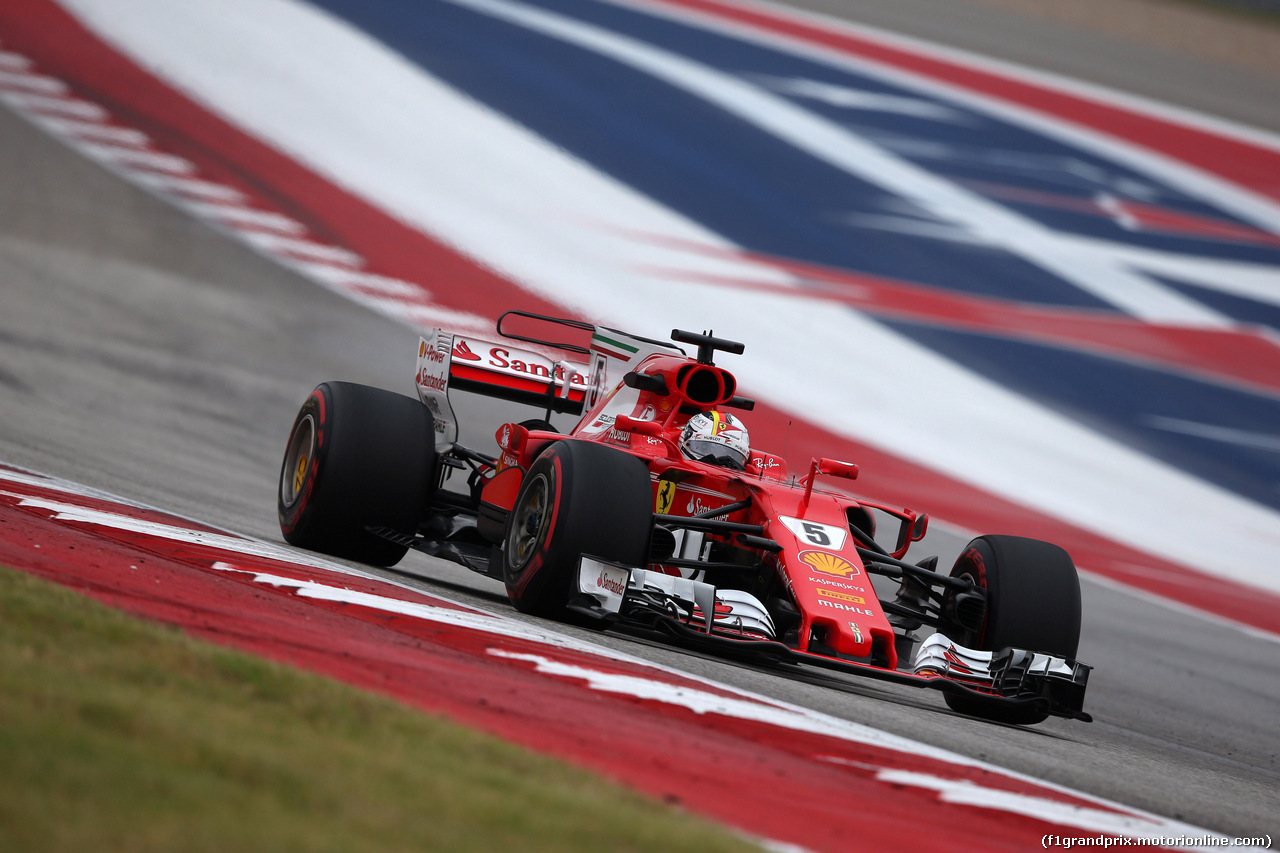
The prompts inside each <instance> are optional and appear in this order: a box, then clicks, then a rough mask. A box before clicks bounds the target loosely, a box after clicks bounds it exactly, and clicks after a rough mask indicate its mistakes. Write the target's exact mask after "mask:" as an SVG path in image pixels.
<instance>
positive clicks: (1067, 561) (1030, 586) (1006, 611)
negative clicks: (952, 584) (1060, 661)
mask: <svg viewBox="0 0 1280 853" xmlns="http://www.w3.org/2000/svg"><path fill="white" fill-rule="evenodd" d="M951 576H952V577H967V578H969V579H970V580H971V581H973V583H974V584H976V585H977V586H979V587H981V588H982V589H985V590H986V593H987V615H986V620H985V622H984V624H983V626H982V628H981V630H979V631H976V632H973V631H970V632H959V631H957V632H956V633H958V634H960V636H956V637H954V639H955V640H956V641H957V642H959V643H961V644H962V645H965V646H968V647H969V648H973V649H979V650H982V651H998V650H1000V649H1003V648H1007V647H1010V646H1012V647H1013V648H1018V649H1026V650H1027V651H1032V652H1041V653H1045V654H1051V655H1055V656H1057V657H1063V658H1072V659H1074V658H1075V656H1076V649H1077V648H1078V647H1079V645H1080V579H1079V576H1078V575H1077V574H1076V567H1075V564H1074V563H1073V562H1072V561H1071V556H1070V555H1069V554H1067V552H1066V551H1064V550H1063V549H1062V548H1059V547H1058V546H1057V545H1053V544H1051V543H1049V542H1042V541H1040V540H1038V539H1025V538H1022V537H1019V536H980V537H978V538H977V539H974V540H973V541H972V542H970V543H969V545H968V547H966V548H965V550H964V552H963V553H962V554H961V555H960V557H959V558H958V559H957V560H956V564H955V567H954V568H953V569H952V570H951ZM946 702H947V705H948V706H950V707H951V708H952V709H953V710H955V711H959V712H961V713H963V714H971V715H973V716H975V717H982V718H984V719H988V720H995V721H997V722H1003V723H1011V724H1015V725H1029V724H1033V723H1039V722H1041V721H1043V720H1044V719H1045V718H1046V717H1047V716H1048V714H1046V713H1044V712H1043V711H1038V710H1036V709H1035V708H1027V707H1017V706H1015V707H1009V706H1008V705H1006V704H1003V703H1000V702H994V701H990V700H985V699H983V698H981V697H974V696H965V695H955V694H950V693H948V694H946Z"/></svg>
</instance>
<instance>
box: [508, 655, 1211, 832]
mask: <svg viewBox="0 0 1280 853" xmlns="http://www.w3.org/2000/svg"><path fill="white" fill-rule="evenodd" d="M489 654H491V655H494V656H495V657H501V658H507V659H509V660H521V661H527V662H529V663H532V664H533V665H534V667H535V668H536V669H537V671H538V672H541V673H545V674H547V675H554V676H558V677H560V678H567V679H575V680H581V681H585V682H586V683H587V686H588V687H589V688H590V689H592V690H598V691H600V692H602V693H616V694H619V695H623V696H634V697H636V698H638V699H646V700H649V701H654V702H663V703H666V704H669V705H674V706H677V707H681V708H687V709H688V710H690V711H692V712H693V713H695V714H717V715H720V716H725V717H733V718H734V719H739V720H747V721H750V722H755V723H763V724H765V725H770V726H776V727H778V728H783V729H790V730H792V731H801V732H806V733H810V734H819V735H825V736H827V737H836V738H840V739H843V740H857V738H856V736H855V737H854V738H850V737H849V736H848V734H846V731H845V729H844V726H843V725H839V726H835V727H833V726H831V725H830V723H831V722H833V720H832V718H829V717H828V718H825V719H824V718H823V717H822V716H819V715H807V714H801V715H798V714H795V713H794V710H793V709H791V708H778V707H776V706H774V705H773V704H772V703H770V704H764V703H761V702H755V701H744V700H742V699H733V698H726V697H724V696H721V695H718V694H714V693H706V692H702V691H698V690H691V689H689V688H688V687H678V686H675V685H672V684H668V683H666V682H663V681H657V680H653V679H649V678H643V677H637V676H634V675H620V674H617V673H609V672H599V671H597V670H593V669H590V668H589V667H585V666H580V665H575V664H569V663H565V662H563V661H557V660H552V659H550V658H547V657H544V656H542V655H533V654H524V653H517V652H507V651H503V650H501V649H489ZM834 722H837V723H845V721H840V720H835V721H834ZM845 725H848V724H847V723H845ZM827 760H828V761H832V763H842V764H849V763H851V762H846V761H842V760H839V759H835V760H833V759H831V758H830V757H827ZM1002 775H1003V774H1002ZM876 778H877V779H879V780H880V781H883V782H886V783H888V784H891V785H910V786H914V787H921V788H928V789H931V790H934V791H937V792H939V794H940V797H939V799H940V800H942V801H943V802H946V803H952V804H955V805H964V806H971V807H975V808H982V809H989V810H993V811H1003V812H1007V813H1009V814H1016V815H1022V816H1025V817H1030V818H1033V819H1035V820H1040V821H1044V822H1046V823H1050V824H1055V825H1060V826H1070V827H1076V828H1079V829H1084V830H1086V831H1089V832H1098V833H1105V834H1107V835H1122V836H1130V837H1138V836H1151V835H1193V836H1197V837H1203V838H1217V837H1220V836H1217V835H1215V834H1214V833H1210V832H1208V831H1206V830H1201V829H1197V828H1195V827H1192V826H1189V825H1188V824H1184V823H1181V822H1177V821H1169V820H1165V819H1163V818H1158V817H1155V816H1152V815H1148V814H1144V813H1140V812H1136V811H1132V810H1127V811H1125V812H1120V813H1118V812H1116V811H1113V810H1111V809H1115V808H1123V807H1120V806H1116V805H1114V804H1110V803H1108V804H1106V805H1107V806H1109V807H1110V808H1109V809H1106V810H1104V809H1091V808H1087V807H1083V806H1079V805H1072V804H1069V803H1064V802H1061V801H1060V800H1052V799H1048V798H1045V797H1036V796H1031V795H1028V794H1020V793H1015V792H1012V791H1007V790H1003V789H1000V788H992V787H986V786H980V785H976V784H974V783H973V782H970V781H967V780H959V779H944V778H942V777H938V776H931V775H927V774H923V773H915V772H911V771H907V770H898V769H893V768H880V769H879V770H878V771H877V773H876ZM1206 843H1211V842H1206Z"/></svg>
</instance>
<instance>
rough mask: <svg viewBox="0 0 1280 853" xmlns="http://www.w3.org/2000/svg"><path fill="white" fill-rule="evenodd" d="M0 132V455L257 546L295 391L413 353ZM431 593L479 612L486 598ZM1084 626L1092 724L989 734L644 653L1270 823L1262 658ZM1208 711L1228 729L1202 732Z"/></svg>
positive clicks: (1184, 631) (302, 288)
mask: <svg viewBox="0 0 1280 853" xmlns="http://www.w3.org/2000/svg"><path fill="white" fill-rule="evenodd" d="M5 121H6V127H5V131H4V138H5V139H6V142H8V141H10V140H12V142H13V145H8V144H6V146H5V155H6V157H8V158H9V159H10V160H11V161H13V160H17V161H18V165H15V166H13V167H8V166H7V167H6V172H7V173H10V174H13V173H19V174H21V176H22V182H21V183H19V186H20V187H22V188H23V189H22V190H21V191H19V192H16V193H14V194H12V195H6V200H5V201H6V205H10V206H8V207H6V211H5V222H6V233H7V234H8V236H7V237H6V239H5V249H4V251H5V253H6V255H7V257H8V260H9V263H10V264H11V267H12V268H13V269H15V270H18V271H20V272H21V275H19V276H17V277H15V279H14V280H13V283H14V287H12V288H10V289H8V290H7V291H6V294H5V299H6V306H5V307H6V309H7V310H6V311H5V320H4V323H5V326H4V328H3V332H4V338H3V345H4V346H5V347H6V352H5V356H6V357H5V360H4V374H3V382H0V384H2V385H3V389H4V390H3V393H4V394H5V395H6V397H7V399H6V400H5V406H4V408H5V413H6V414H5V419H4V430H5V433H4V435H3V436H0V440H2V441H3V447H4V452H5V458H7V459H9V460H11V461H16V462H19V463H22V464H27V465H31V466H33V467H37V468H40V469H42V470H53V471H56V472H57V473H59V474H65V475H67V476H73V477H75V478H77V479H82V480H85V481H87V482H90V483H93V484H95V485H100V486H103V487H107V488H112V489H115V490H117V491H119V490H121V489H120V486H119V484H121V483H124V484H127V485H128V489H127V490H128V491H129V492H130V493H131V494H133V495H135V496H138V497H141V498H143V499H144V500H147V501H148V502H152V503H159V504H163V505H165V506H173V507H175V508H177V509H180V510H182V511H184V512H187V513H189V514H192V515H195V516H197V517H200V518H205V519H209V520H212V521H215V522H218V523H220V524H226V525H228V526H232V527H234V528H235V529H238V530H244V531H246V532H251V533H256V534H258V535H262V536H266V537H274V535H275V533H274V530H273V529H272V528H273V525H274V522H273V519H271V518H270V513H269V511H268V512H265V513H264V511H263V507H264V506H265V507H269V506H270V502H271V500H272V494H273V477H274V472H275V468H276V466H277V464H278V460H277V456H278V452H279V447H278V445H279V444H280V440H281V438H280V437H281V436H282V435H283V434H284V431H285V430H286V429H287V425H288V421H289V420H290V419H291V417H292V413H293V409H294V407H295V406H296V404H297V402H298V400H299V398H300V396H301V393H302V391H300V390H299V389H303V390H305V388H307V387H309V386H310V385H311V384H314V383H315V382H316V381H319V380H322V379H326V378H333V377H338V376H340V377H342V378H352V379H357V380H361V381H369V382H373V383H375V384H382V385H384V386H386V387H393V388H394V387H400V386H401V385H402V376H403V375H404V374H403V364H404V358H403V354H404V353H405V352H408V351H411V349H412V335H410V334H408V333H406V332H404V331H402V330H401V329H399V328H398V327H396V326H393V325H390V324H386V323H383V322H382V321H379V320H377V319H376V318H372V317H369V316H368V315H365V314H363V313H362V312H360V311H358V310H355V309H353V308H351V307H350V306H349V305H347V304H345V303H343V302H342V301H340V300H337V299H334V298H332V297H330V296H329V295H328V294H325V293H323V292H320V291H317V290H315V289H314V288H313V287H311V286H309V285H307V284H305V283H303V282H301V281H298V280H296V279H294V278H292V277H291V276H288V275H286V274H282V273H281V272H280V271H278V270H277V269H275V268H273V267H272V266H271V265H269V264H266V263H264V262H263V261H261V259H259V258H256V257H254V256H252V255H250V254H247V253H245V252H244V251H243V250H240V249H237V248H235V247H234V246H232V245H230V244H228V243H225V242H223V241H221V240H220V239H219V238H216V237H214V236H212V235H210V234H207V233H205V232H204V231H203V230H202V229H201V228H200V227H198V226H196V225H194V224H192V223H190V222H189V221H186V220H184V219H182V218H180V217H177V216H175V215H173V214H172V213H171V212H170V211H168V210H167V209H165V208H163V207H162V206H160V205H157V204H155V203H154V201H153V200H152V199H149V198H148V197H146V196H145V195H141V194H138V193H136V192H132V191H129V190H127V189H125V188H123V187H120V186H118V185H116V184H115V183H114V182H113V181H112V180H110V179H106V178H104V176H102V175H101V174H98V173H96V171H95V170H94V169H93V168H92V167H89V166H87V165H85V164H83V163H80V162H78V161H77V160H75V158H73V157H70V156H67V155H65V154H64V153H62V152H58V151H54V150H49V149H48V148H47V144H45V143H43V142H42V141H41V140H40V139H39V137H38V136H37V135H35V134H33V133H31V132H30V130H29V129H27V128H25V127H23V126H21V125H19V124H17V123H14V122H13V121H12V119H11V118H10V117H9V116H5ZM158 235H159V237H158ZM263 347H266V349H267V351H266V352H263V350H262V348H263ZM36 437H38V439H37V438H36ZM416 565H418V566H424V565H425V561H423V560H419V561H418V562H417V563H416ZM441 575H442V576H443V577H444V578H445V579H446V580H447V581H451V582H455V583H458V584H461V585H462V586H463V587H465V588H466V589H469V590H471V592H469V593H464V594H466V595H470V596H472V597H473V598H472V599H471V600H475V601H481V602H486V603H488V604H490V605H492V603H493V600H492V593H493V587H492V586H486V585H485V584H484V583H482V582H479V581H476V580H474V579H472V578H469V577H466V576H465V575H461V574H450V570H448V569H444V570H442V571H441ZM1086 614H1087V618H1088V619H1089V623H1088V624H1087V625H1086V638H1085V644H1084V646H1083V647H1082V657H1083V658H1084V659H1086V660H1089V661H1091V662H1094V663H1096V664H1097V665H1098V666H1099V671H1098V674H1097V676H1096V680H1095V684H1094V686H1093V688H1092V691H1091V697H1090V707H1091V709H1093V710H1094V712H1095V713H1096V714H1098V716H1099V717H1100V722H1099V723H1098V724H1095V725H1094V726H1093V727H1066V726H1064V727H1061V728H1059V727H1056V726H1054V725H1051V726H1048V727H1046V728H1045V729H1044V730H1041V731H1036V732H1022V731H1015V730H1005V729H1000V728H998V727H989V726H981V725H978V724H976V723H973V722H971V721H968V720H963V719H961V718H957V717H954V716H952V715H949V714H947V713H945V712H943V711H940V710H939V707H940V706H939V704H938V703H937V702H936V701H934V699H935V698H936V697H929V696H921V695H919V694H916V693H914V692H911V693H900V692H897V691H893V690H884V689H882V688H879V687H873V686H868V685H865V684H852V685H846V686H845V687H844V688H843V689H837V690H832V689H831V688H830V687H826V686H813V685H808V684H805V683H803V682H797V683H781V684H779V683H777V682H778V680H777V679H776V678H774V677H771V676H768V677H765V676H760V675H759V674H757V673H752V672H750V671H739V670H737V669H736V668H734V667H730V666H726V665H723V664H719V663H715V662H705V663H702V664H699V663H698V662H697V661H696V660H694V661H691V659H689V658H687V657H686V656H682V655H672V654H670V653H669V652H666V651H665V650H661V649H654V650H647V651H646V654H650V653H651V654H653V655H654V656H655V657H657V658H660V659H664V660H670V661H672V662H673V663H674V665H677V666H688V665H690V664H691V663H693V664H695V665H697V666H704V667H705V671H707V672H708V673H709V674H714V676H715V677H716V678H719V679H721V680H725V681H730V682H733V683H743V684H746V685H749V686H751V687H752V688H753V689H762V690H766V691H777V692H780V693H784V694H786V695H792V696H794V697H795V698H797V699H799V700H800V701H802V702H803V703H804V704H807V705H813V706H816V707H822V708H827V709H830V710H832V711H834V712H835V713H838V714H839V715H841V716H849V717H853V718H858V719H865V720H869V721H872V722H875V723H876V724H878V725H881V726H883V727H885V728H888V729H890V730H894V731H901V732H903V733H909V734H911V735H912V736H915V737H921V738H923V739H926V740H929V741H931V742H936V743H942V744H946V745H948V746H950V747H951V748H955V749H959V750H961V751H963V752H965V753H967V754H978V755H984V756H986V757H988V758H990V759H992V760H995V761H997V762H998V763H1001V764H1006V765H1009V766H1014V767H1016V768H1018V769H1024V770H1026V771H1027V772H1031V773H1035V774H1037V775H1044V776H1047V777H1049V778H1053V779H1055V780H1057V781H1064V782H1068V783H1069V784H1072V785H1075V786H1077V787H1081V788H1083V789H1085V790H1089V791H1093V792H1096V793H1101V794H1104V795H1107V796H1111V797H1114V798H1116V799H1120V800H1122V801H1125V802H1129V803H1134V804H1136V805H1140V806H1143V807H1147V808H1150V809H1152V810H1153V811H1158V812H1160V813H1163V814H1174V815H1181V816H1182V817H1184V818H1186V819H1188V820H1192V821H1193V822H1196V823H1199V824H1202V825H1207V826H1212V827H1215V828H1222V829H1224V830H1226V831H1231V832H1234V833H1235V834H1244V833H1254V832H1257V831H1259V830H1260V829H1261V825H1262V823H1263V822H1264V821H1266V820H1268V819H1269V817H1268V816H1273V815H1274V814H1275V813H1276V809H1275V806H1276V802H1275V794H1274V791H1275V790H1276V764H1275V762H1276V749H1275V735H1274V731H1273V727H1272V726H1271V724H1270V713H1269V712H1270V709H1271V708H1272V707H1274V702H1275V700H1276V698H1277V697H1276V696H1275V685H1276V683H1277V679H1276V673H1275V655H1274V646H1269V645H1267V644H1265V643H1261V642H1255V641H1252V640H1248V639H1247V638H1242V637H1240V636H1239V635H1238V634H1237V633H1235V632H1233V631H1230V630H1227V629H1219V628H1217V627H1215V626H1212V625H1206V624H1205V623H1202V622H1200V621H1198V620H1192V619H1189V618H1187V617H1181V616H1171V615H1170V613H1169V612H1168V611H1165V610H1162V609H1161V608H1157V607H1152V606H1149V605H1147V604H1145V603H1143V602H1141V601H1138V600H1134V599H1131V598H1129V597H1127V596H1119V597H1112V596H1111V595H1110V593H1107V592H1104V591H1103V590H1102V589H1100V588H1099V587H1096V586H1093V585H1087V587H1086ZM623 645H624V647H626V648H629V649H634V644H631V643H624V644H623ZM1144 645H1145V646H1151V647H1158V648H1144ZM1121 650H1123V652H1122V651H1121ZM1224 696H1226V697H1230V698H1227V699H1224ZM886 700H887V701H886ZM1224 707H1225V708H1226V709H1229V710H1226V711H1225V713H1229V714H1230V715H1231V718H1230V721H1229V723H1228V724H1226V725H1223V726H1221V727H1220V728H1217V729H1215V730H1213V731H1205V730H1204V727H1203V721H1204V720H1206V719H1222V715H1223V713H1224ZM1135 753H1136V754H1135Z"/></svg>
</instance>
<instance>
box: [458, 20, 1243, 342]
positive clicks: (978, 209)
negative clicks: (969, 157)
mask: <svg viewBox="0 0 1280 853" xmlns="http://www.w3.org/2000/svg"><path fill="white" fill-rule="evenodd" d="M449 2H452V3H456V4H457V5H459V6H466V7H468V8H471V9H474V10H476V11H479V12H483V13H485V14H488V15H492V16H494V17H496V18H500V19H502V20H506V21H510V22H512V23H516V24H519V25H521V26H524V27H527V28H529V29H531V30H534V31H537V32H540V33H542V34H544V35H548V36H551V37H553V38H557V39H561V40H563V41H565V42H568V43H571V44H574V45H577V46H579V47H583V48H586V49H588V50H592V51H595V52H597V53H600V54H602V55H604V56H608V57H609V58H611V59H615V60H617V61H618V62H621V63H623V64H626V65H629V66H631V67H633V68H635V69H637V70H639V71H642V72H645V73H648V74H650V75H652V76H653V77H655V78H657V79H659V80H662V81H664V82H667V83H670V84H671V85H672V86H675V87H676V88H679V89H683V90H684V91H686V92H688V93H689V94H692V95H694V96H696V97H699V98H702V99H703V100H705V101H707V102H708V103H710V104H713V105H715V106H718V107H721V108H722V109H724V110H725V111H727V112H729V113H731V114H733V115H736V116H738V117H739V118H742V119H744V120H746V121H747V122H749V123H750V124H753V125H755V126H756V127H757V128H759V129H760V130H762V131H764V132H766V133H770V134H772V135H774V136H776V137H777V138H779V139H780V140H782V141H784V142H787V143H789V144H790V145H792V146H794V147H795V148H797V149H798V150H800V151H805V152H807V153H809V154H811V155H813V156H814V157H816V158H818V159H820V160H823V161H825V162H827V163H828V164H830V165H832V166H834V167H836V168H838V169H841V170H843V171H845V172H847V173H849V174H850V175H853V176H855V177H858V178H861V179H862V180H864V181H867V182H868V183H871V184H875V185H878V186H880V187H882V188H884V189H885V190H886V191H888V192H890V193H892V194H894V195H897V196H899V197H901V198H904V199H908V200H910V201H911V202H914V203H915V205H917V206H918V207H920V208H921V209H922V210H925V211H928V212H929V213H931V214H932V215H933V216H935V217H936V218H937V219H938V220H940V221H942V222H947V223H951V224H953V225H955V226H956V227H958V228H960V229H961V230H963V231H965V232H967V233H970V234H973V235H975V236H976V237H977V238H978V239H981V240H983V241H984V242H986V243H987V244H988V245H991V246H995V247H1000V248H1003V249H1005V250H1006V251H1008V252H1010V253H1012V254H1014V255H1018V256H1020V257H1022V258H1024V259H1026V260H1028V261H1030V262H1031V263H1033V264H1036V265H1038V266H1040V267H1042V268H1043V269H1045V270H1048V271H1049V272H1051V273H1053V274H1055V275H1057V276H1058V277H1060V278H1062V279H1063V280H1064V281H1069V282H1071V283H1072V284H1075V285H1076V286H1077V287H1079V288H1080V289H1082V290H1084V291H1086V292H1088V293H1092V294H1093V295H1094V296H1096V297H1097V298H1099V299H1101V300H1103V301H1106V302H1110V303H1112V304H1113V305H1116V306H1117V307H1119V308H1121V309H1123V310H1125V311H1128V312H1129V313H1130V314H1133V315H1134V316H1135V317H1140V318H1143V319H1147V320H1151V321H1155V322H1163V323H1187V324H1197V325H1205V326H1226V325H1230V321H1228V320H1227V319H1226V318H1225V317H1223V316H1222V315H1221V314H1219V313H1218V312H1216V311H1214V310H1212V309H1209V308H1207V307H1205V306H1203V305H1202V304H1200V303H1198V302H1195V301H1194V300H1191V299H1188V298H1187V297H1185V296H1183V295H1182V294H1180V293H1178V292H1177V291H1176V290H1173V289H1172V288H1169V287H1166V286H1164V285H1162V284H1160V283H1158V282H1156V281H1153V280H1151V279H1149V278H1146V277H1145V276H1140V275H1133V274H1132V273H1131V272H1130V271H1129V270H1128V269H1127V268H1125V267H1124V266H1122V265H1118V264H1115V263H1114V262H1112V261H1111V259H1109V258H1107V257H1106V256H1102V255H1093V254H1091V253H1088V252H1081V251H1079V249H1078V244H1075V243H1070V242H1067V241H1064V240H1062V239H1061V237H1060V235H1058V234H1057V233H1056V232H1054V231H1051V230H1050V229H1048V228H1045V227H1044V226H1042V225H1040V224H1039V223H1037V222H1035V221H1033V220H1030V219H1028V218H1026V217H1024V216H1022V215H1020V214H1018V213H1015V212H1014V211H1012V210H1010V209H1009V208H1006V207H1003V206H1001V205H999V204H996V203H994V202H991V201H989V200H987V199H986V198H984V197H983V196H981V195H978V194H977V193H974V192H971V191H969V190H967V189H965V188H964V187H962V186H960V185H958V184H956V183H954V182H952V181H949V180H946V179H943V178H941V177H938V176H937V175H935V174H933V173H931V172H928V171H925V170H924V169H921V168H919V167H917V166H915V165H914V164H912V163H911V162H910V161H908V160H905V159H903V158H901V157H897V156H895V155H894V154H892V153H890V152H889V151H886V150H885V149H883V148H881V147H879V146H877V145H875V144H873V143H871V142H869V141H867V140H866V139H864V138H862V137H859V136H857V135H855V134H854V133H852V132H850V131H848V130H847V129H845V128H844V127H843V126H841V125H840V124H837V123H836V122H833V121H829V120H827V119H825V118H823V117H822V116H819V115H818V114H816V113H812V112H810V111H808V110H805V109H802V108H800V107H797V106H795V105H794V104H793V103H791V102H790V101H787V100H786V99H783V98H780V97H777V96H776V95H773V94H772V93H770V92H768V91H766V90H764V89H762V88H760V87H758V86H754V85H751V84H750V83H747V82H745V81H743V80H741V79H739V78H735V77H732V76H730V75H728V74H725V73H722V72H719V71H717V70H715V69H713V68H711V67H710V66H707V65H702V64H700V63H697V62H694V61H692V60H689V59H686V58H685V57H682V56H679V55H677V54H674V53H671V52H669V51H666V50H663V49H661V48H656V47H653V46H650V45H647V44H645V43H643V42H640V41H637V40H635V39H632V38H629V37H627V36H621V35H618V34H616V33H612V32H610V31H608V30H603V29H600V28H599V27H595V26H591V25H589V24H583V23H580V22H578V21H576V20H574V19H572V18H566V17H563V16H560V15H557V14H553V13H549V12H545V11H543V10H542V9H539V8H537V7H533V6H528V5H525V4H523V3H515V2H509V0H449Z"/></svg>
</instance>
